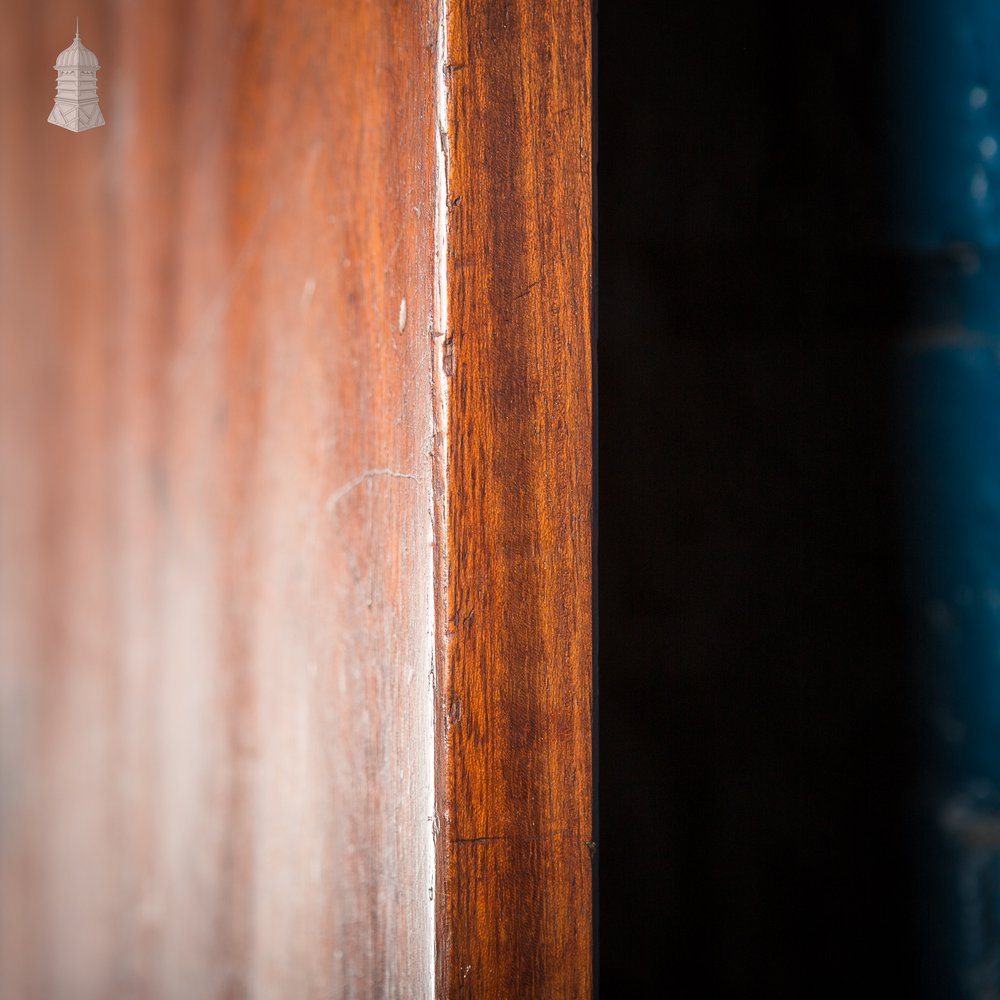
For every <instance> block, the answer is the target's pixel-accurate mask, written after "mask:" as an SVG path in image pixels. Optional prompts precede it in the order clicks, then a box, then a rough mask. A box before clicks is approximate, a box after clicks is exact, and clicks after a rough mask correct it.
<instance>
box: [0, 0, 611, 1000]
mask: <svg viewBox="0 0 1000 1000" xmlns="http://www.w3.org/2000/svg"><path fill="white" fill-rule="evenodd" d="M76 13H77V12H76V10H75V9H71V8H70V7H69V6H68V4H67V3H66V2H64V0H53V2H51V3H49V4H47V5H45V6H44V7H40V6H38V5H34V4H31V3H29V2H28V0H10V2H8V3H6V4H5V5H4V6H3V7H2V8H0V55H2V56H3V59H2V60H0V86H2V88H3V90H2V92H3V93H4V94H5V95H8V96H9V97H10V100H7V101H5V102H3V103H2V104H0V142H2V148H3V151H4V155H3V157H2V159H0V223H2V224H0V995H3V996H5V997H6V996H12V997H22V996H25V997H26V996H32V997H35V996H38V997H55V996H59V997H64V996H72V997H74V998H75V997H94V998H102V1000H103V998H108V997H116V996H121V997H129V998H132V997H142V996H149V997H183V998H197V997H222V996H233V997H235V996H244V995H251V994H252V995H257V996H282V997H284V996H295V997H311V996H323V997H327V996H338V997H375V996H385V997H402V996H412V997H421V996H429V995H430V994H431V993H432V992H435V990H436V992H437V994H438V995H439V996H453V995H454V996H458V995H470V996H477V997H478V996H483V997H508V996H518V997H532V996H545V997H554V996H574V997H575V996H587V995H589V992H590V976H591V973H590V968H591V956H590V950H591V932H590V921H591V903H590V899H591V888H590V879H591V872H590V865H591V859H590V841H591V840H592V832H591V813H590V767H591V761H590V707H591V691H590V666H591V664H590V607H591V592H590V524H591V519H590V488H591V487H590V419H591V413H590V343H589V337H590V281H591V277H590V239H591V235H590V232H591V231H590V211H591V207H590V152H591V151H590V51H589V44H590V43H589V12H588V9H587V5H586V4H582V3H572V2H569V0H555V2H553V3H551V4H547V5H545V6H544V7H542V8H541V9H536V8H534V7H532V6H531V5H529V4H527V3H522V4H520V5H518V4H511V5H507V6H505V7H496V6H495V5H489V4H486V3H485V2H484V3H475V2H461V3H453V4H449V5H439V4H432V3H430V2H427V3H424V4H419V5H415V6H414V5H406V4H404V3H402V2H394V3H388V4H374V3H365V2H361V0H357V2H349V0H344V2H342V3H338V4H334V5H328V4H320V3H318V2H317V0H296V2H295V3H292V4H286V5H269V4H265V3H262V2H259V0H248V2H241V3H237V2H235V0H225V2H220V3H217V4H213V5H209V6H206V5H200V4H196V3H194V2H193V0H152V2H148V3H144V4H133V3H125V2H124V0H117V2H116V0H106V2H104V3H102V4H99V5H97V7H96V9H95V11H94V14H93V19H92V20H90V19H89V18H88V15H87V14H86V12H83V21H82V23H81V34H82V36H83V39H84V41H85V42H86V43H87V44H88V45H89V46H90V47H91V48H93V49H94V50H95V51H96V52H97V53H98V55H99V56H100V58H101V61H102V64H103V65H104V67H105V69H104V70H103V71H102V73H101V76H100V92H101V104H102V108H103V110H104V113H105V117H106V118H107V121H108V125H107V127H106V128H103V129H99V130H95V131H93V132H89V133H84V134H82V135H79V136H78V135H74V134H71V133H68V132H65V131H64V130H61V129H57V128H54V127H53V126H51V125H48V124H47V123H46V121H45V119H46V117H47V115H48V111H49V110H50V106H51V96H52V92H53V90H54V73H53V72H52V70H51V68H50V67H51V65H52V62H53V61H54V57H55V55H56V54H57V53H58V51H59V50H60V48H62V47H64V46H65V45H67V44H68V43H69V40H70V38H71V37H72V36H71V26H72V24H73V19H74V18H75V16H76ZM432 685H433V686H432ZM435 726H436V727H437V728H436V732H435ZM435 755H436V764H435V761H434V757H435ZM435 819H436V820H437V822H433V820H435ZM435 833H436V841H435V840H434V839H432V838H433V837H434V834H435ZM435 948H436V954H435ZM435 963H436V969H437V973H436V975H437V985H436V988H435V985H434V980H435Z"/></svg>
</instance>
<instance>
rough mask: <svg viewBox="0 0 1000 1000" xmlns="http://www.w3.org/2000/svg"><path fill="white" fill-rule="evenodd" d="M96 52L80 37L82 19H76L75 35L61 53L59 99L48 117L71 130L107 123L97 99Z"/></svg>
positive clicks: (97, 65) (58, 84) (57, 78)
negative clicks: (69, 44)
mask: <svg viewBox="0 0 1000 1000" xmlns="http://www.w3.org/2000/svg"><path fill="white" fill-rule="evenodd" d="M100 68H101V64H100V63H99V62H98V61H97V56H95V55H94V53H93V52H91V51H90V49H88V48H87V47H86V46H85V45H84V44H83V42H81V41H80V19H79V18H77V19H76V38H74V39H73V44H72V45H71V46H70V47H69V48H68V49H66V50H65V51H64V52H60V53H59V58H58V59H56V64H55V66H54V67H53V69H54V70H55V71H56V103H55V106H54V107H53V108H52V114H50V115H49V121H50V122H51V123H52V124H53V125H58V126H60V127H61V128H68V129H69V130H70V131H71V132H86V131H87V129H90V128H97V127H98V126H99V125H103V124H104V115H102V114H101V106H100V105H99V104H98V103H97V71H98V70H99V69H100Z"/></svg>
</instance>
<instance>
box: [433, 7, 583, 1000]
mask: <svg viewBox="0 0 1000 1000" xmlns="http://www.w3.org/2000/svg"><path fill="white" fill-rule="evenodd" d="M445 10H446V13H445V15H444V18H445V20H444V24H443V26H442V29H443V30H442V36H443V42H444V44H443V47H442V49H441V50H440V51H439V53H438V59H439V83H438V86H439V88H441V89H442V93H441V95H440V96H441V100H439V108H443V109H444V115H443V118H442V120H440V121H439V129H440V140H439V141H440V143H441V150H442V156H441V158H442V159H443V161H444V162H443V166H442V167H439V169H443V172H444V174H445V177H446V186H445V188H444V190H440V189H439V192H438V197H439V199H441V200H443V204H442V205H441V206H440V210H439V219H443V220H444V222H443V224H442V223H441V222H439V227H440V231H439V234H438V238H439V254H440V258H439V266H444V267H445V274H444V280H443V282H441V296H442V300H443V301H442V302H440V303H439V305H438V313H439V324H440V326H439V329H440V330H441V332H442V333H443V337H442V338H441V339H440V341H439V343H438V345H437V361H438V364H437V369H436V370H437V373H438V385H439V396H442V397H444V398H446V399H447V405H446V426H445V433H444V435H443V439H442V440H439V444H438V448H439V457H438V470H439V480H440V483H441V489H442V490H443V491H444V494H445V507H446V514H445V516H444V521H445V530H444V539H445V544H444V545H442V547H441V550H440V552H439V563H438V578H439V586H440V593H439V599H440V601H441V602H442V604H443V608H442V609H441V614H442V617H443V620H444V621H445V623H446V627H445V629H443V630H439V632H438V637H437V638H438V644H439V645H438V662H439V663H440V665H441V667H440V677H439V685H440V688H439V691H440V694H439V699H438V739H439V742H438V754H437V760H438V776H437V794H438V812H439V817H440V836H439V840H438V857H437V866H438V867H437V871H438V887H439V888H438V892H439V897H438V903H439V909H438V914H437V930H438V990H439V995H441V996H449V997H452V996H456V997H457V996H463V997H464V996H468V997H477V998H478V997H489V998H493V997H495V998H502V997H520V998H528V997H539V998H541V997H548V998H552V997H586V996H589V995H590V993H591V976H592V973H591V969H592V964H591V945H592V939H591V866H592V847H593V843H592V841H593V833H592V815H591V767H592V764H591V728H590V727H591V677H592V658H591V520H592V504H591V398H592V393H591V354H590V332H591V282H592V276H591V93H590V79H591V77H590V65H591V52H590V20H589V17H590V11H589V5H588V4H587V3H585V2H579V0H552V2H549V3H545V4H536V3H532V2H531V0H521V2H506V3H492V2H490V0H458V2H452V3H448V4H447V5H446V8H445ZM442 259H443V261H444V262H445V263H444V264H443V265H441V260H442ZM439 521H440V518H439Z"/></svg>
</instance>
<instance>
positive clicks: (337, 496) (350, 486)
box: [326, 469, 420, 513]
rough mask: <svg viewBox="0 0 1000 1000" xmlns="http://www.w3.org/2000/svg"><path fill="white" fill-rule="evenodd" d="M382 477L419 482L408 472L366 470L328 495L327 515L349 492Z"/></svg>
mask: <svg viewBox="0 0 1000 1000" xmlns="http://www.w3.org/2000/svg"><path fill="white" fill-rule="evenodd" d="M382 476H387V477H389V478H390V479H412V480H413V482H415V483H418V482H420V480H419V479H418V478H417V477H416V476H415V475H413V474H412V473H410V472H397V471H396V470H395V469H367V470H366V471H365V472H362V473H361V474H360V475H359V476H355V477H354V478H353V479H350V480H348V481H347V482H346V483H344V485H343V486H341V487H340V488H339V489H336V490H334V491H333V492H332V493H331V494H330V496H329V497H328V498H327V501H326V509H327V513H329V512H331V511H332V510H333V509H334V507H336V506H337V504H338V503H340V501H341V500H343V499H344V497H346V496H347V494H348V493H350V492H351V490H354V489H357V488H358V487H359V486H360V485H361V484H362V483H364V482H367V481H368V480H369V479H377V478H379V477H382Z"/></svg>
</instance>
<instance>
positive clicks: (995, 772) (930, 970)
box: [887, 0, 1000, 1000]
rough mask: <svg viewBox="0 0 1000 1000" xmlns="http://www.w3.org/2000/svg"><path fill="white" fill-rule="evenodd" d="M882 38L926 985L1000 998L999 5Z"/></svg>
mask: <svg viewBox="0 0 1000 1000" xmlns="http://www.w3.org/2000/svg"><path fill="white" fill-rule="evenodd" d="M889 37H890V48H891V53H892V54H891V58H890V61H889V69H890V73H889V76H890V81H889V90H890V107H889V114H888V116H887V121H888V122H889V128H890V130H891V147H892V150H891V156H890V165H891V171H890V175H889V188H890V195H891V202H892V205H893V212H894V215H893V235H894V239H895V241H896V250H897V252H898V253H900V254H902V257H903V260H904V264H905V266H904V272H905V273H906V275H907V277H908V280H909V299H910V307H911V308H912V317H911V319H910V332H909V334H908V335H907V337H906V338H905V339H904V341H903V343H902V344H901V346H900V350H899V355H898V366H897V370H898V375H899V386H900V399H899V406H898V413H899V415H900V447H901V457H902V469H901V471H902V480H901V481H902V489H901V501H902V505H903V520H904V525H905V528H906V537H907V543H908V544H907V547H908V553H909V565H908V567H907V586H908V589H909V600H910V606H911V608H912V612H913V629H912V636H913V640H914V642H913V656H914V660H915V662H916V663H917V665H918V666H919V668H920V674H921V678H922V684H923V700H922V708H923V711H922V722H923V723H924V727H923V731H924V733H925V736H926V748H927V750H928V753H927V768H926V771H925V776H926V784H925V787H924V788H923V789H922V796H921V804H922V808H923V810H924V812H923V816H924V821H925V822H924V825H923V841H922V846H921V852H920V855H921V859H922V860H921V864H922V865H923V866H924V875H925V881H924V892H923V901H924V907H925V908H924V912H923V915H922V926H923V934H924V946H925V947H924V948H923V954H924V955H925V956H926V957H927V958H928V959H929V961H928V967H927V970H926V976H925V980H924V981H925V982H926V984H927V987H928V989H927V994H928V995H929V996H934V997H956V998H958V997H961V998H976V1000H982V998H986V997H1000V145H998V144H1000V4H997V3H995V2H993V0H989V2H987V0H961V2H956V0H919V2H902V0H897V4H896V7H895V10H894V16H893V19H892V30H891V31H890V36H889Z"/></svg>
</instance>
